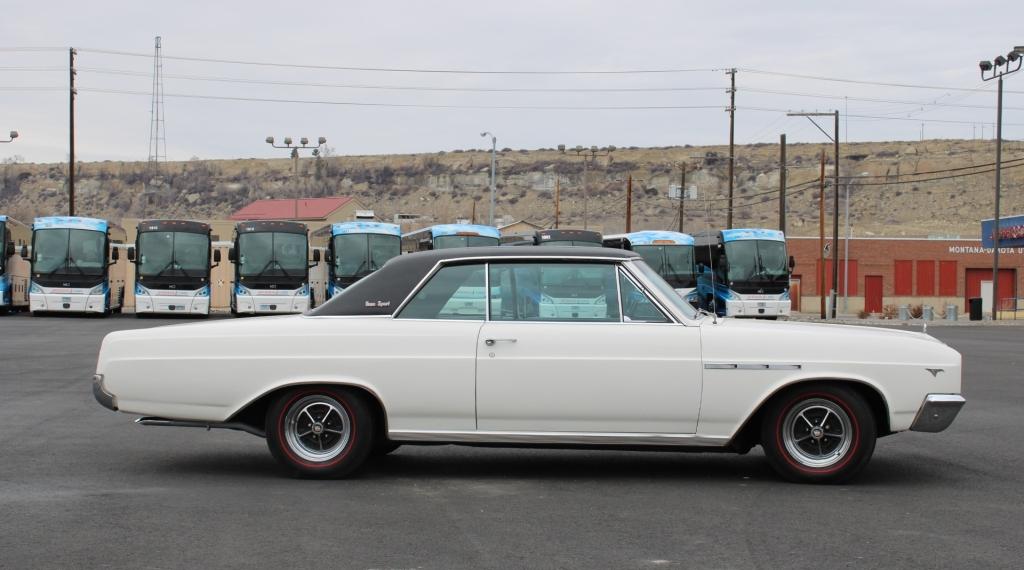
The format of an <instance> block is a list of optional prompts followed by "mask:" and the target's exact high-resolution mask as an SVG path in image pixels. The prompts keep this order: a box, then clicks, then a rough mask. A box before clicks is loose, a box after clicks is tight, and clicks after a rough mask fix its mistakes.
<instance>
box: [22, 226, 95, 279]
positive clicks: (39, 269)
mask: <svg viewBox="0 0 1024 570" xmlns="http://www.w3.org/2000/svg"><path fill="white" fill-rule="evenodd" d="M106 243H107V235H106V234H105V233H103V232H99V231H95V230H78V229H67V228H46V229H41V230H36V232H35V242H34V246H33V248H32V272H33V273H47V274H52V273H60V274H69V275H89V276H99V275H103V270H104V269H106V266H107V255H106Z"/></svg>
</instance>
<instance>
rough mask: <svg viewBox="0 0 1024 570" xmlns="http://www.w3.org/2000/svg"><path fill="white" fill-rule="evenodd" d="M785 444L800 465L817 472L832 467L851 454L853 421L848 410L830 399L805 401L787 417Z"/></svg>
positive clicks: (793, 408)
mask: <svg viewBox="0 0 1024 570" xmlns="http://www.w3.org/2000/svg"><path fill="white" fill-rule="evenodd" d="M782 442H783V444H784V445H785V446H786V451H787V452H788V453H789V456H790V457H792V458H793V459H794V460H795V461H796V462H797V463H799V464H801V465H803V466H805V467H810V468H814V469H822V468H825V467H831V466H832V465H835V464H836V463H839V462H840V461H842V460H843V458H844V457H846V454H847V453H849V451H850V446H851V445H852V443H853V427H852V422H851V421H850V416H849V414H847V413H846V410H844V409H843V408H842V406H840V405H839V404H836V403H835V402H832V401H831V400H826V399H824V398H813V399H809V400H804V401H802V402H800V403H798V404H797V405H795V406H793V407H792V408H791V409H790V410H789V413H788V414H786V417H785V419H784V420H783V422H782Z"/></svg>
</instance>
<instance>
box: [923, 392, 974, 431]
mask: <svg viewBox="0 0 1024 570" xmlns="http://www.w3.org/2000/svg"><path fill="white" fill-rule="evenodd" d="M965 403H967V400H965V399H964V397H963V396H961V395H959V394H928V396H927V397H926V398H925V399H924V402H923V403H922V404H921V408H920V409H918V410H917V416H915V417H914V423H912V424H910V429H911V430H912V431H926V432H932V433H934V432H939V431H942V430H944V429H946V428H948V427H949V424H951V423H953V420H955V419H956V415H957V414H958V413H960V408H962V407H964V404H965Z"/></svg>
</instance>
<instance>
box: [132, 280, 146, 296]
mask: <svg viewBox="0 0 1024 570" xmlns="http://www.w3.org/2000/svg"><path fill="white" fill-rule="evenodd" d="M135 294H136V295H149V289H146V288H145V287H143V286H142V285H139V284H138V283H136V284H135Z"/></svg>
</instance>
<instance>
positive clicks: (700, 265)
mask: <svg viewBox="0 0 1024 570" xmlns="http://www.w3.org/2000/svg"><path fill="white" fill-rule="evenodd" d="M697 273H704V264H703V263H698V264H697Z"/></svg>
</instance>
